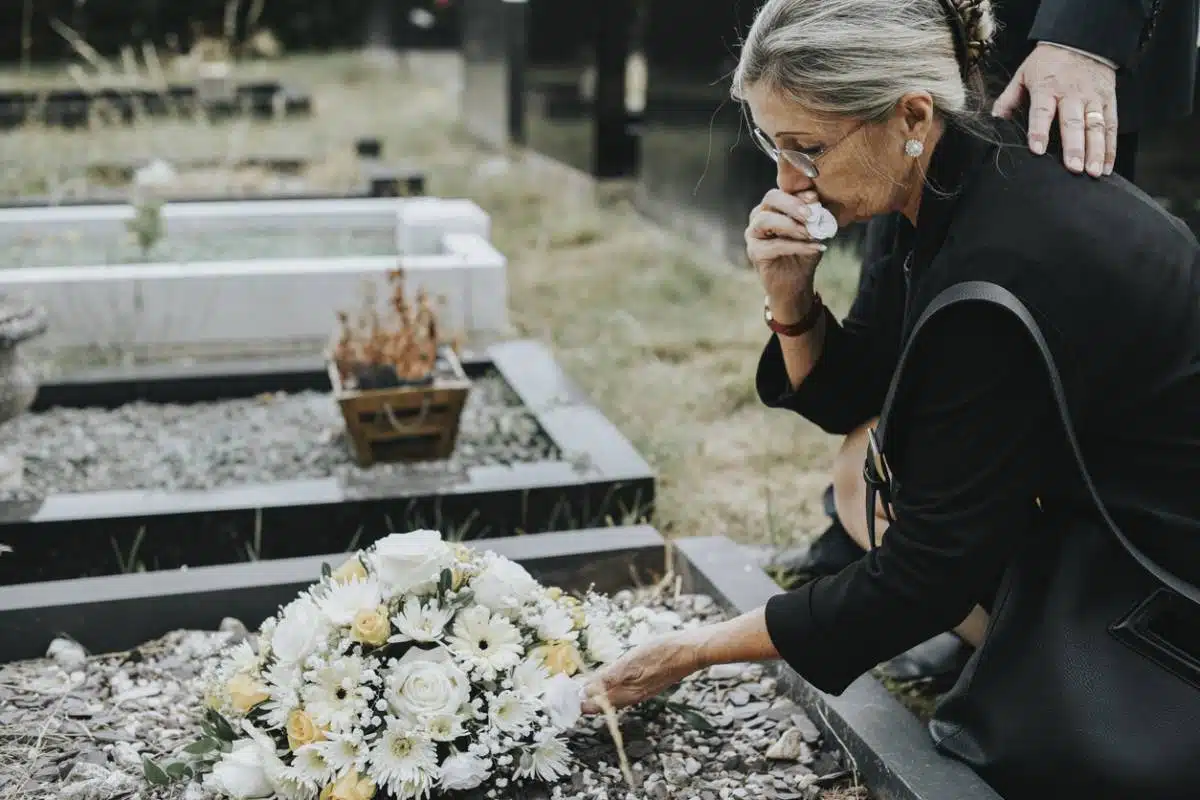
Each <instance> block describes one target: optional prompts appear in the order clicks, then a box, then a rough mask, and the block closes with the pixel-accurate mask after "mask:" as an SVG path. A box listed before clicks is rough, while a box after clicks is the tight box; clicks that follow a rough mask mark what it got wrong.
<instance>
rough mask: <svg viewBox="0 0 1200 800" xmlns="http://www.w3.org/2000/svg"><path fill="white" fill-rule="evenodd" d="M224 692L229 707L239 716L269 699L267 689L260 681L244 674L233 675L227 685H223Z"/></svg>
mask: <svg viewBox="0 0 1200 800" xmlns="http://www.w3.org/2000/svg"><path fill="white" fill-rule="evenodd" d="M225 690H226V691H227V692H229V703H230V705H232V706H233V710H234V711H236V712H238V713H239V714H245V713H247V712H248V711H250V709H252V708H254V707H255V706H256V705H258V704H259V703H261V702H263V701H264V700H266V699H267V698H268V697H270V695H269V694H268V693H267V687H266V686H264V685H263V684H262V682H261V681H258V680H256V679H255V678H253V677H251V676H249V675H247V674H246V673H244V672H240V673H238V674H237V675H234V676H233V677H232V678H231V679H230V680H229V683H227V684H226V685H225Z"/></svg>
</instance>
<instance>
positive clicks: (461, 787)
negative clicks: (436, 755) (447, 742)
mask: <svg viewBox="0 0 1200 800" xmlns="http://www.w3.org/2000/svg"><path fill="white" fill-rule="evenodd" d="M491 771H492V764H491V762H490V761H487V760H485V759H482V758H479V757H478V756H473V755H471V754H470V753H455V754H454V755H452V756H450V757H449V758H447V759H446V760H445V761H443V762H442V769H441V775H442V779H441V787H442V788H443V789H445V790H446V791H448V792H465V791H467V790H468V789H474V788H475V787H476V786H478V785H479V784H481V783H483V782H484V781H486V780H487V779H488V776H489V775H491Z"/></svg>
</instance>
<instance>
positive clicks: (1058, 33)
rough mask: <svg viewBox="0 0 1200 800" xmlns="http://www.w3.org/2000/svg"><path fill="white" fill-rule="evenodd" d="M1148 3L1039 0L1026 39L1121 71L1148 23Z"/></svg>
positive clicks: (1128, 60)
mask: <svg viewBox="0 0 1200 800" xmlns="http://www.w3.org/2000/svg"><path fill="white" fill-rule="evenodd" d="M1150 5H1151V3H1150V0H1145V1H1144V2H1143V0H1043V2H1042V3H1040V4H1039V6H1038V12H1037V16H1036V17H1035V18H1034V20H1033V28H1032V29H1031V30H1030V32H1029V38H1030V39H1031V40H1033V41H1039V42H1054V43H1056V44H1065V45H1068V46H1070V47H1077V48H1079V49H1080V50H1086V51H1087V52H1089V53H1095V54H1096V55H1098V56H1103V57H1105V58H1107V59H1110V60H1111V61H1114V62H1116V64H1117V66H1118V67H1125V66H1127V65H1128V64H1129V62H1130V61H1131V60H1132V59H1133V56H1134V54H1135V53H1136V52H1137V48H1138V42H1139V40H1140V39H1141V35H1142V29H1143V28H1144V27H1145V26H1146V24H1147V23H1148V22H1149V21H1150Z"/></svg>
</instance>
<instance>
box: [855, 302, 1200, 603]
mask: <svg viewBox="0 0 1200 800" xmlns="http://www.w3.org/2000/svg"><path fill="white" fill-rule="evenodd" d="M970 300H976V301H983V302H987V303H992V304H994V305H998V306H1001V307H1002V308H1005V309H1007V310H1008V311H1010V312H1012V314H1013V315H1015V316H1016V317H1017V319H1019V320H1020V321H1021V322H1022V323H1023V324H1024V325H1025V328H1026V329H1027V330H1028V331H1029V333H1030V335H1031V336H1032V337H1033V340H1034V343H1035V344H1036V345H1037V348H1038V350H1039V351H1040V352H1041V354H1042V360H1043V361H1044V363H1045V366H1046V370H1047V372H1048V373H1049V377H1050V388H1051V389H1052V390H1053V392H1054V401H1055V404H1056V405H1057V406H1058V413H1059V416H1060V417H1061V419H1062V423H1063V429H1064V430H1065V432H1066V436H1067V442H1068V444H1069V445H1070V446H1071V452H1072V453H1073V454H1074V456H1075V463H1076V465H1077V466H1078V467H1079V472H1080V474H1081V475H1082V476H1083V482H1084V484H1086V486H1087V490H1088V493H1089V494H1091V496H1092V500H1093V501H1094V503H1095V505H1096V508H1098V509H1099V510H1100V515H1101V516H1102V517H1103V518H1104V522H1105V523H1106V524H1107V525H1108V527H1109V530H1111V531H1112V533H1113V535H1114V536H1115V537H1116V538H1117V541H1118V542H1120V544H1121V547H1123V548H1125V551H1126V552H1127V553H1129V555H1130V556H1132V557H1133V559H1134V560H1135V561H1136V562H1138V564H1140V565H1141V566H1142V568H1143V569H1145V570H1146V571H1147V572H1149V573H1150V574H1151V575H1153V576H1154V577H1155V579H1157V580H1158V581H1159V582H1160V583H1162V584H1164V585H1165V586H1167V587H1169V588H1170V589H1172V590H1173V591H1175V592H1176V593H1178V594H1180V595H1182V596H1184V597H1186V598H1187V599H1189V600H1191V601H1192V602H1193V603H1196V604H1197V605H1200V588H1197V587H1196V586H1195V585H1194V584H1191V583H1189V582H1187V581H1185V580H1183V579H1182V578H1180V577H1178V576H1177V575H1175V574H1173V573H1171V572H1168V571H1167V570H1165V569H1163V568H1162V567H1160V566H1159V565H1158V564H1156V563H1155V562H1154V561H1153V560H1151V559H1150V557H1149V556H1147V555H1146V554H1145V553H1143V552H1142V551H1141V550H1140V549H1139V548H1138V547H1137V545H1135V544H1134V543H1133V542H1131V541H1130V540H1129V538H1128V537H1127V536H1126V535H1125V534H1124V532H1123V531H1122V530H1121V528H1120V527H1119V526H1118V525H1117V523H1116V521H1115V520H1114V519H1113V518H1112V515H1110V514H1109V513H1108V507H1107V506H1105V504H1104V500H1103V499H1101V497H1100V492H1099V490H1098V489H1097V488H1096V484H1095V483H1094V482H1093V481H1092V476H1091V473H1089V472H1088V468H1087V464H1086V463H1085V462H1084V460H1083V450H1082V449H1081V448H1080V446H1079V439H1078V438H1077V437H1076V435H1075V426H1074V425H1073V424H1072V423H1071V414H1070V412H1069V411H1068V407H1067V394H1066V391H1065V390H1064V389H1063V383H1062V377H1061V376H1060V375H1059V372H1058V367H1057V366H1056V365H1055V361H1054V356H1053V354H1052V353H1051V352H1050V346H1049V344H1047V343H1046V339H1045V337H1044V336H1043V335H1042V329H1041V328H1040V327H1039V326H1038V324H1037V321H1036V320H1035V319H1034V318H1033V314H1031V313H1030V311H1029V309H1028V307H1026V305H1025V304H1024V303H1023V302H1021V300H1020V299H1019V298H1018V297H1017V296H1016V295H1014V294H1013V293H1012V292H1010V291H1009V290H1008V289H1005V288H1004V287H1002V286H999V285H997V284H995V283H990V282H988V281H966V282H963V283H958V284H955V285H953V286H950V287H949V288H947V289H945V290H943V291H942V292H941V293H940V294H938V295H937V297H935V298H934V299H933V302H931V303H930V304H929V306H928V307H927V308H926V309H925V310H924V312H923V313H922V314H921V316H920V317H919V318H918V319H917V321H916V323H915V324H914V325H913V328H912V332H911V334H910V335H909V338H908V341H907V343H906V344H905V346H904V349H903V350H902V351H901V354H900V360H899V362H898V363H897V365H896V371H895V372H894V373H893V375H892V382H891V384H890V385H889V386H888V392H887V396H886V398H885V399H884V401H883V409H882V411H881V413H880V417H879V424H878V426H877V428H876V429H875V430H874V431H871V432H870V436H871V437H872V438H873V439H874V441H872V442H871V443H870V447H874V448H877V451H878V455H879V457H880V463H882V464H883V470H882V472H883V473H886V470H887V468H886V461H885V460H883V457H882V453H883V445H884V441H885V436H886V433H887V424H888V416H889V415H890V412H891V408H892V402H893V401H894V400H895V396H896V390H897V388H898V387H899V385H900V377H901V373H902V372H903V371H904V363H905V361H906V360H907V359H908V356H909V353H910V352H911V350H912V346H913V343H914V342H915V341H916V338H917V334H918V333H920V331H921V328H922V327H923V326H924V325H925V323H927V322H928V321H929V319H930V318H931V317H933V315H934V314H936V313H937V312H939V311H941V310H942V309H944V308H946V307H947V306H951V305H955V304H957V303H962V302H966V301H970ZM864 475H865V476H866V477H867V530H868V533H869V534H870V539H871V546H872V548H874V546H875V502H876V496H877V493H878V492H879V491H884V492H886V491H887V489H888V484H889V483H890V476H889V475H887V474H880V471H879V470H877V469H875V468H874V461H873V459H872V458H871V456H868V458H867V465H866V467H865V469H864Z"/></svg>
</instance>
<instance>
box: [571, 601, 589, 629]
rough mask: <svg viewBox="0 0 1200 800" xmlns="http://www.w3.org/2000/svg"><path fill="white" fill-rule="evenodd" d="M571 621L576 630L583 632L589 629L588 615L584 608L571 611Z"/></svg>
mask: <svg viewBox="0 0 1200 800" xmlns="http://www.w3.org/2000/svg"><path fill="white" fill-rule="evenodd" d="M571 621H572V622H573V623H575V630H577V631H581V630H583V629H584V628H585V627H587V614H586V613H585V612H584V610H583V608H582V607H578V606H577V607H575V608H573V609H571Z"/></svg>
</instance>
